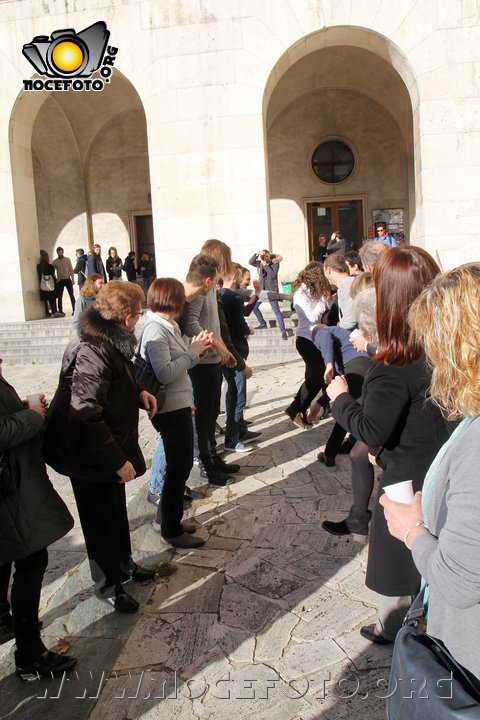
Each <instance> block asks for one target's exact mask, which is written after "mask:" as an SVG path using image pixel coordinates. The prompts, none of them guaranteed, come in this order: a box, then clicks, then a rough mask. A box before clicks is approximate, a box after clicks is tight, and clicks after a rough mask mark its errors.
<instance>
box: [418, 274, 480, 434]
mask: <svg viewBox="0 0 480 720" xmlns="http://www.w3.org/2000/svg"><path fill="white" fill-rule="evenodd" d="M479 308H480V263H468V264H466V265H462V266H461V267H459V268H455V269H454V270H450V271H448V272H446V273H443V274H441V275H438V276H437V277H436V278H435V279H434V280H433V281H432V282H431V283H430V285H429V286H428V287H427V288H426V289H425V290H424V291H423V292H422V294H421V295H420V296H419V297H418V298H417V299H416V300H415V302H414V303H413V304H412V306H411V308H410V312H409V315H408V322H409V324H410V326H411V327H412V329H413V330H414V331H415V333H416V335H417V336H418V337H420V338H421V339H422V340H423V343H424V347H425V354H426V356H427V359H428V361H429V363H430V364H431V366H432V381H431V386H430V393H431V397H432V399H433V401H434V402H435V403H436V405H438V406H439V407H440V408H441V409H442V410H443V411H444V414H445V415H446V416H447V418H448V419H449V420H454V419H458V418H461V417H465V416H472V417H473V416H475V415H478V413H480V314H479Z"/></svg>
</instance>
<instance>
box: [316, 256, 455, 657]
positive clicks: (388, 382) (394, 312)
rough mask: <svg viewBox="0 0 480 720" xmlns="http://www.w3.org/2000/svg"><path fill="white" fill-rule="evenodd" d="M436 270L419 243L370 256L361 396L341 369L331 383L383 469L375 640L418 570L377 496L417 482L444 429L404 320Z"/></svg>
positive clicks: (374, 583)
mask: <svg viewBox="0 0 480 720" xmlns="http://www.w3.org/2000/svg"><path fill="white" fill-rule="evenodd" d="M438 272H439V268H438V267H437V265H436V263H435V261H434V260H433V259H432V258H431V257H430V255H429V254H428V253H427V252H425V250H422V249H421V248H417V247H412V246H404V247H398V248H394V249H391V250H387V251H386V252H385V253H383V254H382V255H381V256H380V258H379V259H378V261H377V263H376V264H375V268H374V273H373V275H374V282H375V290H376V296H377V310H376V313H377V330H378V340H379V349H378V352H377V355H375V356H374V358H373V366H372V368H371V370H370V371H369V372H368V373H367V375H366V377H365V383H364V387H363V394H362V404H360V403H359V402H357V401H356V400H354V398H353V397H352V396H351V395H350V394H349V393H348V386H347V384H346V382H345V380H344V378H342V377H340V376H339V377H337V378H335V379H334V380H333V381H332V383H331V384H330V385H329V386H328V390H327V392H328V395H329V396H330V399H331V400H332V401H333V405H332V415H333V416H334V418H335V420H336V421H337V422H338V423H340V425H341V426H342V427H344V428H346V429H348V430H349V431H350V432H351V433H352V434H353V435H354V436H355V437H356V438H358V439H359V440H361V441H362V442H363V443H365V444H366V445H368V446H369V449H370V456H371V457H372V459H373V457H374V458H375V462H376V464H377V465H378V466H379V467H380V468H381V469H382V475H381V477H380V482H379V486H378V490H377V497H376V499H375V507H374V510H373V518H372V524H371V527H370V543H369V553H368V564H367V575H366V581H365V582H366V585H367V587H369V588H370V589H371V590H375V591H376V592H377V593H378V603H379V618H378V620H377V623H376V624H375V625H369V626H365V627H363V628H362V629H361V631H360V632H361V634H362V635H363V636H364V637H366V638H368V639H369V640H371V641H372V642H377V643H380V644H384V643H388V642H392V641H393V639H394V638H395V635H396V633H397V631H398V630H399V628H400V627H401V624H402V620H403V617H404V615H405V611H406V609H407V608H408V607H409V605H410V596H411V595H414V594H415V593H416V592H417V591H418V589H419V583H420V576H419V574H418V571H417V569H416V567H415V564H414V563H413V560H412V556H411V553H410V552H409V551H408V550H407V548H406V547H405V546H404V545H403V543H401V542H400V541H399V540H396V539H395V538H392V536H391V535H390V533H389V532H388V528H387V524H386V521H385V516H384V514H383V509H382V507H381V506H380V505H379V502H378V501H379V498H380V496H381V495H382V494H383V488H384V487H385V486H387V485H393V484H394V483H398V482H401V481H403V480H413V488H414V491H416V490H421V488H422V484H423V479H424V476H425V473H426V471H427V469H428V467H429V465H430V463H431V461H432V460H433V458H434V457H435V455H436V453H437V451H438V450H439V448H440V447H441V446H442V444H443V443H444V442H445V440H446V438H447V436H448V431H447V426H446V424H445V422H444V420H443V418H442V415H441V412H440V410H439V409H438V408H437V407H436V406H435V405H434V404H433V403H432V402H431V401H430V400H428V399H427V393H428V388H429V384H430V374H429V372H428V370H427V367H426V364H425V359H424V355H423V348H422V346H421V344H420V342H419V341H418V339H417V338H416V337H415V335H414V333H413V332H412V331H411V330H410V328H409V326H408V323H407V314H408V309H409V307H410V305H411V303H412V302H413V301H414V300H415V298H416V297H418V295H420V293H421V292H422V290H423V289H424V288H425V287H426V286H427V285H428V283H429V282H431V281H432V280H433V278H434V277H435V276H436V275H437V273H438Z"/></svg>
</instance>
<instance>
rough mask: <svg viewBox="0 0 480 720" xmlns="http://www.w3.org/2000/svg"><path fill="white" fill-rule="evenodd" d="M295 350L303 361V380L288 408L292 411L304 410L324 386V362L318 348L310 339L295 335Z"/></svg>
mask: <svg viewBox="0 0 480 720" xmlns="http://www.w3.org/2000/svg"><path fill="white" fill-rule="evenodd" d="M295 346H296V348H297V351H298V352H299V353H300V355H301V356H302V359H303V362H304V363H305V381H304V382H303V383H302V384H301V386H300V388H299V390H298V392H297V394H296V395H295V397H294V399H293V402H292V404H291V405H290V409H291V411H292V413H293V412H294V413H295V414H296V413H298V412H306V411H307V410H308V408H309V406H310V403H311V402H312V400H313V399H314V397H315V395H317V393H318V392H319V391H320V390H321V389H322V388H325V383H324V381H323V376H324V375H325V363H324V362H323V355H322V353H321V352H320V350H319V349H318V348H317V347H316V346H315V345H314V344H313V342H312V341H311V340H307V339H306V338H303V337H297V339H296V341H295Z"/></svg>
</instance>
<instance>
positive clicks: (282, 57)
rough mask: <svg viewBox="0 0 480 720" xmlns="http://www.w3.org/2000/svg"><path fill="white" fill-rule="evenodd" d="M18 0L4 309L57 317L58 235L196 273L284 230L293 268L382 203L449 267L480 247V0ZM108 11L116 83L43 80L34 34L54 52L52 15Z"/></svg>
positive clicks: (287, 275)
mask: <svg viewBox="0 0 480 720" xmlns="http://www.w3.org/2000/svg"><path fill="white" fill-rule="evenodd" d="M0 9H1V13H0V34H1V48H2V50H1V55H0V80H1V91H2V104H1V110H0V114H1V130H2V132H1V133H0V138H1V143H0V163H1V166H0V172H1V188H2V193H1V213H0V247H1V253H2V263H1V265H0V280H1V282H0V293H1V303H0V320H3V321H7V320H21V319H35V318H40V317H42V315H43V305H42V304H41V303H40V301H39V299H38V279H37V274H36V264H37V262H38V252H39V249H40V248H44V249H46V250H47V252H49V253H50V255H53V256H54V249H55V247H56V246H57V245H62V246H63V247H64V248H65V252H66V254H67V255H69V256H70V257H74V252H75V249H76V248H78V247H84V248H85V249H87V248H89V247H91V246H92V244H93V243H94V242H95V243H99V244H100V245H101V246H102V248H103V254H104V256H106V254H107V251H108V247H109V246H110V245H115V246H116V247H117V249H118V251H119V254H120V256H121V257H125V255H126V253H127V252H128V250H129V249H130V248H134V249H136V250H137V251H140V252H141V251H142V250H143V249H149V250H152V251H153V252H154V254H155V260H156V266H157V273H158V275H177V276H178V277H183V275H184V273H185V269H186V267H187V264H188V260H189V258H190V257H191V255H192V254H194V253H195V252H197V251H198V249H199V247H200V245H201V244H202V242H203V241H204V240H205V239H206V238H208V237H218V238H220V239H222V240H224V241H226V242H227V243H228V244H230V245H231V246H232V248H233V249H234V257H235V259H236V260H238V261H240V262H242V263H245V262H246V261H247V260H248V258H249V256H250V255H251V254H252V252H254V251H256V250H258V249H261V248H264V247H271V248H273V250H274V251H275V252H277V253H280V254H281V255H283V258H284V260H283V262H282V265H281V273H282V275H281V279H283V280H287V279H291V278H292V277H294V275H295V274H296V272H297V271H298V270H299V269H301V268H302V267H303V266H304V265H305V264H306V263H307V262H308V260H309V259H311V257H312V250H313V244H314V242H315V237H316V236H317V235H318V233H319V232H325V234H328V233H329V232H331V231H332V230H336V229H339V228H340V229H342V230H343V231H344V233H345V234H347V236H349V238H350V239H352V240H354V241H356V242H357V243H359V244H360V243H361V242H362V240H363V239H364V238H368V237H372V236H373V234H374V232H375V223H376V222H378V221H380V220H381V221H386V222H387V225H388V226H389V228H390V230H391V231H392V232H394V233H395V234H396V235H397V237H398V238H400V239H403V240H404V241H406V242H410V243H416V244H418V245H421V246H423V247H425V248H426V249H427V250H428V251H429V252H431V253H432V254H433V255H434V256H435V257H436V258H437V259H439V260H440V262H441V263H442V265H443V267H444V268H448V267H452V266H453V265H455V264H459V263H462V262H465V261H468V260H473V259H478V252H477V243H478V237H479V217H480V168H479V161H478V159H479V156H480V152H479V151H480V99H479V96H480V26H479V14H480V9H479V5H478V3H477V2H476V1H475V0H461V1H460V0H455V1H452V0H405V1H404V2H402V3H399V2H397V1H396V0H355V2H353V1H352V0H123V1H122V0H110V1H109V2H108V3H106V2H102V0H76V1H75V2H73V0H43V2H41V3H40V2H37V1H36V0H7V1H5V0H0ZM99 21H103V22H105V23H106V26H107V28H108V31H109V32H110V36H109V39H108V46H109V47H110V48H117V49H118V50H117V52H116V53H115V55H114V58H113V62H111V64H110V66H109V70H111V71H112V73H111V76H110V77H108V81H109V82H105V84H104V88H103V89H102V90H101V91H94V90H86V89H83V90H82V91H79V90H73V89H72V88H71V87H70V89H68V90H63V89H55V88H54V87H53V86H52V85H50V86H49V85H48V83H47V88H48V89H43V90H35V89H28V88H29V87H34V86H36V87H40V85H41V83H40V84H39V83H38V82H37V83H36V85H35V83H30V86H29V85H28V81H30V80H38V79H39V78H40V79H41V80H43V81H46V80H48V78H47V77H42V76H41V75H40V74H38V73H36V72H35V68H34V67H33V66H32V65H31V64H30V62H29V60H28V59H27V57H25V56H24V55H23V54H22V48H23V46H24V45H25V44H29V43H31V41H32V38H34V37H38V36H43V39H42V40H41V41H37V42H41V43H43V45H42V47H43V48H44V52H45V53H47V54H48V52H49V51H50V50H52V48H53V38H51V33H52V32H54V31H57V30H61V29H66V28H73V29H74V30H75V31H76V32H77V33H80V32H81V31H83V30H84V29H85V28H88V27H90V26H91V25H93V24H95V23H97V22H99ZM112 52H113V51H112ZM102 68H103V66H102ZM107 72H108V70H107V71H105V73H104V75H102V74H101V69H99V70H97V71H96V72H94V73H93V75H92V76H91V77H92V79H94V78H102V77H103V78H105V75H106V74H107ZM24 81H27V82H26V83H24ZM52 88H53V89H52Z"/></svg>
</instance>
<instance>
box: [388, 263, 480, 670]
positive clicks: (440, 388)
mask: <svg viewBox="0 0 480 720" xmlns="http://www.w3.org/2000/svg"><path fill="white" fill-rule="evenodd" d="M479 306H480V263H471V264H469V265H463V266H462V267H460V268H457V269H455V270H451V271H450V272H447V273H444V274H443V275H439V276H438V277H437V278H436V279H435V280H434V281H433V282H432V283H431V284H430V285H429V287H428V288H427V289H426V290H425V291H424V292H423V293H422V295H421V296H420V297H419V298H418V300H417V301H416V302H415V303H414V305H413V306H412V308H411V310H410V314H409V323H410V325H411V327H412V328H413V330H414V331H415V333H416V334H417V336H419V337H420V338H421V339H422V340H423V344H424V347H425V353H426V356H427V358H428V361H429V362H430V364H431V365H432V366H433V374H432V380H431V385H430V394H431V397H432V399H433V401H434V402H435V403H436V404H437V405H438V406H439V407H440V408H441V409H442V411H443V413H444V415H445V416H446V417H447V418H448V419H449V420H453V421H461V422H460V424H459V425H458V426H457V428H456V430H455V432H454V433H453V434H452V435H451V437H450V439H449V440H448V441H447V442H446V443H445V445H444V446H443V447H442V448H441V449H440V451H439V453H438V455H437V457H436V458H435V460H434V461H433V463H432V465H431V466H430V469H429V470H428V472H427V475H426V478H425V482H424V485H423V492H422V493H420V492H417V493H416V495H415V498H414V500H413V502H412V503H411V504H410V505H401V504H399V503H396V502H393V501H392V500H388V498H387V497H386V495H383V496H382V498H381V499H380V503H381V505H383V508H384V511H385V517H386V519H387V523H388V529H389V531H390V533H391V534H392V535H393V536H394V537H395V538H397V539H398V540H400V541H402V542H403V543H405V545H406V546H407V548H408V549H409V550H411V552H412V555H413V560H414V562H415V565H416V566H417V568H418V570H419V572H420V573H421V574H422V576H423V578H424V579H425V581H426V582H427V583H428V584H429V586H430V594H429V600H428V620H427V631H428V633H429V634H430V635H433V636H434V637H436V638H438V639H439V640H442V641H443V643H444V644H445V645H446V646H447V648H448V650H450V652H451V653H452V655H453V656H454V657H455V659H456V660H457V661H458V662H459V663H460V664H461V665H463V666H464V667H465V668H466V669H467V670H468V671H470V672H471V673H472V674H473V675H474V676H475V677H476V678H480V645H479V643H478V637H479V634H480V504H479V501H478V467H479V466H480V318H479V313H478V308H479Z"/></svg>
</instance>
